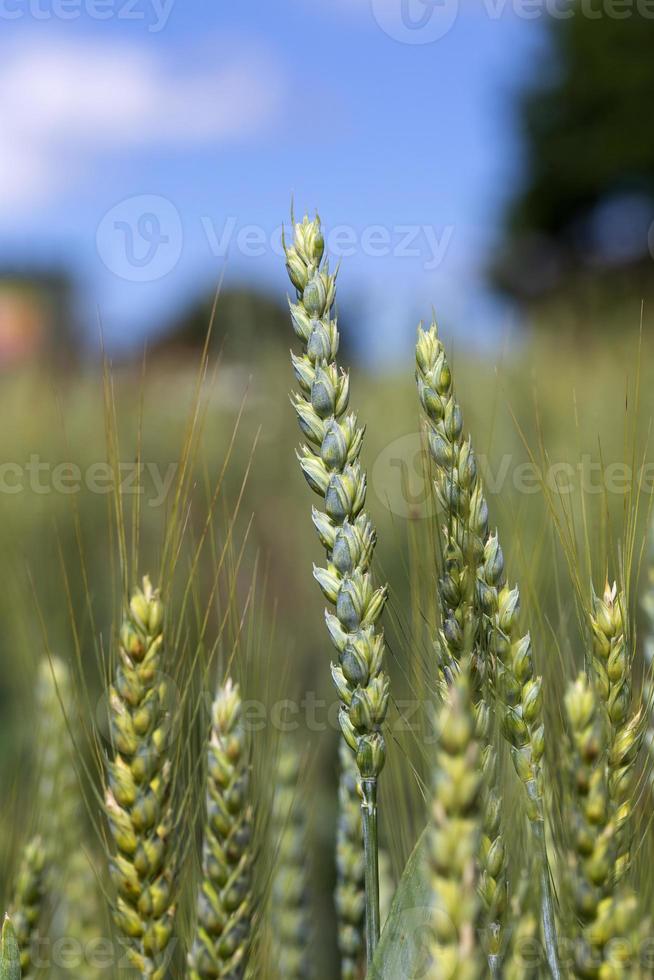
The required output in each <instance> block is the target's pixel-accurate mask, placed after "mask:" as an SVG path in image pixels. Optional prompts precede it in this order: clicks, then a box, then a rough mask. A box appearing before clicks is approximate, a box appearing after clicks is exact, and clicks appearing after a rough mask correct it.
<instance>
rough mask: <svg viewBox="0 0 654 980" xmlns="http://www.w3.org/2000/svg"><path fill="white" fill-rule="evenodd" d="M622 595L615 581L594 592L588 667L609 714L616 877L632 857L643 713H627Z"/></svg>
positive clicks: (629, 654) (628, 663)
mask: <svg viewBox="0 0 654 980" xmlns="http://www.w3.org/2000/svg"><path fill="white" fill-rule="evenodd" d="M625 615H626V597H625V595H624V594H623V593H618V590H617V586H616V585H615V583H614V584H613V586H612V587H611V586H609V584H608V582H607V583H606V587H605V589H604V595H603V596H602V598H599V597H598V596H597V595H595V592H594V591H593V594H592V614H591V628H592V635H593V657H592V665H593V671H594V674H595V681H596V685H597V691H598V694H599V697H600V699H601V701H602V704H603V706H604V710H605V712H606V715H607V718H608V744H607V751H608V791H609V796H610V799H611V807H612V824H613V832H614V834H615V844H616V854H615V866H614V876H615V879H616V881H620V880H621V879H622V878H623V877H624V876H625V874H626V872H627V870H628V868H629V865H630V861H631V844H630V842H631V837H632V835H631V834H630V833H629V825H630V823H631V820H632V813H633V808H634V803H635V794H634V780H635V764H636V759H637V757H638V752H639V750H640V746H641V742H642V716H641V712H640V711H636V712H632V669H633V651H632V649H631V645H630V642H629V637H628V635H627V631H626V629H625V623H624V617H625Z"/></svg>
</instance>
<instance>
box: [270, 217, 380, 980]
mask: <svg viewBox="0 0 654 980" xmlns="http://www.w3.org/2000/svg"><path fill="white" fill-rule="evenodd" d="M285 250H286V266H287V269H288V273H289V276H290V279H291V282H292V283H293V285H294V287H295V290H296V295H297V302H296V303H291V318H292V322H293V328H294V330H295V333H296V335H297V337H298V338H299V339H300V341H301V342H302V354H301V355H300V356H299V357H297V356H295V355H293V356H292V361H293V368H294V371H295V376H296V379H297V381H298V384H299V389H300V390H299V392H298V393H297V394H296V395H295V396H294V405H295V410H296V412H297V416H298V419H299V423H300V428H301V429H302V432H303V433H304V435H305V436H306V439H307V442H306V444H305V445H304V446H303V447H302V449H301V451H300V453H299V460H300V466H301V468H302V471H303V473H304V476H305V478H306V480H307V482H308V483H309V486H310V487H311V489H312V490H314V491H315V492H316V493H317V494H318V495H319V496H320V497H321V498H323V500H324V505H325V510H324V511H318V510H314V512H313V522H314V525H315V527H316V530H317V531H318V535H319V537H320V540H321V542H322V544H323V545H324V547H325V550H326V553H327V561H328V565H327V568H317V569H315V570H314V575H315V577H316V579H317V581H318V583H319V585H320V587H321V589H322V591H323V594H324V596H325V598H326V599H327V600H328V601H329V602H330V603H332V604H333V606H334V607H335V614H332V613H327V614H326V619H327V629H328V631H329V634H330V637H331V639H332V642H333V644H334V646H335V647H336V650H337V651H338V662H337V663H335V664H332V677H333V679H334V684H335V686H336V689H337V691H338V695H339V698H340V701H341V708H340V714H339V721H340V726H341V731H342V733H343V737H344V738H345V741H346V742H347V744H348V745H349V746H350V748H351V749H352V751H353V752H354V753H355V756H356V760H357V765H358V768H359V774H360V777H361V780H362V784H363V781H366V786H365V787H363V798H362V815H363V822H364V840H365V842H366V860H365V876H366V940H367V941H366V953H367V959H368V963H369V964H370V963H371V962H372V956H373V953H374V949H375V946H376V942H377V939H378V936H379V881H378V858H377V852H376V848H377V834H376V820H377V805H376V786H375V785H374V784H375V783H376V780H377V778H378V776H379V774H380V772H381V770H382V768H383V765H384V758H385V752H386V749H385V742H384V736H383V734H382V725H383V723H384V720H385V717H386V710H387V707H388V698H389V685H388V677H387V675H386V674H385V672H384V669H383V654H384V641H383V635H382V633H381V630H380V629H379V628H378V626H377V625H376V624H377V620H378V619H379V617H380V615H381V612H382V609H383V607H384V604H385V601H386V588H385V587H384V588H380V589H375V588H374V586H373V583H372V579H371V576H370V572H369V568H370V563H371V559H372V554H373V550H374V546H375V530H374V528H373V526H372V523H371V521H370V519H369V518H368V516H367V515H366V514H365V513H364V511H363V507H364V503H365V497H366V477H365V474H364V472H363V471H362V469H361V466H360V464H359V461H358V459H359V454H360V452H361V445H362V442H363V428H362V427H361V426H359V424H358V422H357V419H356V416H355V415H353V414H351V413H350V414H348V412H347V409H348V403H349V378H348V375H347V373H345V372H344V371H342V370H340V371H339V368H338V366H337V363H336V353H337V350H338V342H339V334H338V327H337V324H336V320H335V319H332V317H331V311H332V308H333V305H334V299H335V294H336V277H335V276H334V275H331V274H330V272H329V267H328V264H327V262H326V261H324V262H323V253H324V241H323V237H322V231H321V227H320V220H319V219H318V218H315V220H313V221H309V219H308V217H306V216H305V218H304V219H303V221H302V222H301V223H299V224H295V225H294V237H293V243H292V244H291V245H288V246H287V245H286V244H285Z"/></svg>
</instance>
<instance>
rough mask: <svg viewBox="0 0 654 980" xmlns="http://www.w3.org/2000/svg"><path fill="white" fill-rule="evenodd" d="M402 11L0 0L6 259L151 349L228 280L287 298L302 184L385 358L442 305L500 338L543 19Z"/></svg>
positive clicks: (472, 329) (186, 0) (177, 0)
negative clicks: (63, 283)
mask: <svg viewBox="0 0 654 980" xmlns="http://www.w3.org/2000/svg"><path fill="white" fill-rule="evenodd" d="M401 2H402V0H277V2H265V0H260V2H258V3H257V2H252V0H251V2H249V3H239V4H227V3H207V2H201V0H0V27H1V31H0V133H1V134H2V135H1V137H0V138H1V140H2V147H3V149H2V156H1V157H0V264H1V265H2V266H5V267H6V266H19V267H29V266H30V265H31V264H37V265H42V266H47V265H48V264H51V263H58V264H60V265H63V266H64V267H65V268H68V269H70V271H71V272H72V274H73V275H74V277H75V278H76V281H77V282H78V283H79V285H80V289H81V297H82V301H81V309H80V313H81V315H82V317H83V319H84V320H85V321H86V322H87V323H88V325H89V330H90V331H91V332H93V331H94V330H95V319H96V311H97V312H98V313H99V315H100V317H101V319H102V322H103V324H104V329H105V333H106V336H107V338H108V340H109V342H110V343H113V344H116V345H118V344H126V343H132V342H133V343H139V344H140V343H141V341H142V339H143V338H144V337H146V336H147V335H148V334H149V333H150V332H152V331H156V330H158V329H161V328H163V327H165V326H166V325H167V324H168V323H169V322H170V321H171V319H172V318H173V317H174V316H175V314H176V313H177V312H178V311H179V310H181V309H182V308H183V307H184V305H185V304H186V303H187V302H189V301H190V300H191V299H193V298H194V297H196V296H198V295H201V294H202V292H203V291H205V290H211V289H212V288H213V287H214V286H215V285H216V284H217V283H218V281H219V280H220V279H221V277H224V280H225V282H227V283H242V282H244V281H248V282H250V283H252V284H254V285H262V286H265V287H269V288H272V289H274V290H277V291H279V292H280V294H283V293H285V291H286V280H285V273H284V270H283V262H282V260H281V257H280V256H279V254H278V252H279V246H278V240H279V227H280V225H281V222H282V221H284V220H287V219H288V212H289V206H290V201H291V195H293V197H294V200H295V206H296V209H297V210H299V211H301V210H303V209H304V208H307V209H309V210H311V211H313V210H314V209H315V208H318V209H319V211H320V213H321V215H322V217H323V220H324V222H325V225H326V227H327V230H328V232H329V233H330V237H329V238H328V241H329V243H330V244H331V246H332V250H333V251H335V252H336V253H337V254H339V255H340V256H341V257H342V259H343V265H342V273H341V280H340V289H341V298H342V303H343V304H344V305H348V304H349V306H350V307H351V308H352V309H356V310H357V311H358V313H359V315H360V320H359V322H360V329H361V331H362V337H368V336H370V335H371V334H374V336H375V338H376V344H375V347H376V349H377V350H378V352H379V356H380V357H381V358H382V359H388V360H392V359H393V358H395V357H397V356H400V355H401V354H402V353H403V352H404V351H405V349H407V348H408V345H409V344H410V342H411V340H412V338H413V336H414V330H415V321H416V319H417V318H418V317H419V316H429V313H430V310H431V307H432V305H433V306H435V307H436V309H437V311H438V313H439V316H440V318H441V319H443V320H445V321H446V322H447V325H448V329H451V330H454V331H456V334H457V337H460V338H461V340H462V341H463V342H466V341H468V340H470V341H471V342H473V343H475V344H476V343H479V342H483V341H484V339H485V338H487V337H489V336H491V335H492V336H493V338H495V337H496V335H497V332H498V331H502V330H504V329H508V328H510V326H511V324H512V319H513V314H512V312H511V310H510V309H509V308H508V307H507V306H505V305H502V304H498V303H496V302H494V301H492V299H491V297H490V296H489V294H488V291H487V290H486V288H485V287H484V284H483V267H484V264H485V263H486V262H487V260H488V258H489V256H490V255H491V254H492V250H493V248H494V247H496V243H497V240H498V230H499V221H500V216H501V211H502V205H503V202H504V201H505V200H506V198H507V196H509V195H510V194H511V193H512V192H513V190H514V189H515V187H516V185H517V183H518V182H519V180H520V176H521V168H520V153H519V145H518V142H517V138H516V131H515V120H514V118H513V115H512V103H513V98H514V96H515V95H516V94H517V93H518V92H519V91H520V90H521V87H522V86H523V85H524V84H525V79H526V78H528V77H529V75H530V71H531V70H532V68H533V64H534V59H535V58H536V57H537V56H538V54H539V53H540V50H541V47H542V26H543V25H542V18H540V19H536V20H526V19H524V18H523V17H520V16H519V15H518V14H517V13H516V10H515V8H514V7H513V8H512V7H511V6H510V5H509V4H508V3H500V2H499V0H483V2H482V3H480V4H476V5H475V7H474V9H471V5H467V2H466V0H460V2H457V0H404V2H405V3H408V7H407V10H408V11H409V14H410V15H413V14H415V15H416V18H417V17H418V16H421V15H423V14H425V12H426V14H427V15H428V16H425V17H424V20H425V24H426V27H425V28H424V31H423V35H424V36H422V37H421V36H420V30H419V29H418V28H417V27H416V24H417V23H418V21H417V20H416V22H415V23H414V25H413V27H412V28H411V29H409V28H407V27H406V23H407V21H406V19H405V21H402V20H400V19H399V11H400V4H401ZM426 2H428V3H430V4H432V5H433V4H436V6H435V7H434V6H432V7H431V8H430V7H427V6H425V4H426ZM411 4H413V5H414V6H413V8H412V7H411ZM438 18H440V20H439V19H438ZM429 32H431V34H436V35H438V34H442V36H440V37H438V36H437V37H431V36H430V35H429ZM416 39H420V40H422V41H423V42H424V43H414V42H415V41H416ZM407 41H409V42H410V43H407ZM330 230H331V232H330Z"/></svg>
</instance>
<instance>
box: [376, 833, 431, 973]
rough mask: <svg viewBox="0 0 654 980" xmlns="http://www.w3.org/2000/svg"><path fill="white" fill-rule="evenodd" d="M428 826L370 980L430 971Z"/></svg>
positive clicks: (404, 878) (406, 872)
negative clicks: (427, 870)
mask: <svg viewBox="0 0 654 980" xmlns="http://www.w3.org/2000/svg"><path fill="white" fill-rule="evenodd" d="M428 849H429V834H428V829H426V830H424V831H423V832H422V834H421V836H420V839H419V840H418V843H417V844H416V846H415V848H414V849H413V852H412V854H411V856H410V858H409V860H408V861H407V864H406V868H405V869H404V873H403V874H402V878H401V880H400V883H399V885H398V888H397V891H396V893H395V897H394V899H393V904H392V905H391V909H390V912H389V913H388V918H387V920H386V924H385V926H384V930H383V932H382V934H381V938H380V940H379V945H378V946H377V950H376V952H375V958H374V960H373V963H372V966H371V968H370V970H369V971H368V977H367V980H397V978H398V977H405V978H407V980H411V978H417V977H423V976H425V975H426V972H427V969H428V966H429V962H430V939H431V919H432V911H431V891H430V887H429V881H428V875H427V874H426V869H427V867H428V863H429V861H428Z"/></svg>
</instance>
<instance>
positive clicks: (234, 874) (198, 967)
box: [188, 679, 253, 980]
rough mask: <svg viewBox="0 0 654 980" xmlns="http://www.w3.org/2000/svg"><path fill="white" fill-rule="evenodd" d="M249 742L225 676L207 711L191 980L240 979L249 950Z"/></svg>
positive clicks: (235, 689) (238, 699) (238, 702)
mask: <svg viewBox="0 0 654 980" xmlns="http://www.w3.org/2000/svg"><path fill="white" fill-rule="evenodd" d="M249 784H250V760H249V746H248V739H247V735H246V731H245V724H244V720H243V705H242V701H241V695H240V691H239V688H238V685H236V684H233V683H232V681H231V680H229V679H228V680H227V681H226V682H225V683H224V685H223V686H222V687H221V688H220V690H219V691H218V694H217V696H216V699H215V701H214V703H213V706H212V710H211V735H210V739H209V748H208V772H207V814H206V821H205V827H204V841H203V847H202V880H201V882H200V888H199V892H198V899H197V929H196V935H195V939H194V942H193V947H192V949H191V952H190V953H189V957H188V965H189V977H190V978H191V980H210V978H213V977H224V978H225V980H240V978H242V977H243V975H244V972H245V968H246V966H247V960H248V955H249V951H250V941H251V929H252V914H253V895H252V862H253V856H252V806H251V803H250V785H249Z"/></svg>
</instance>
